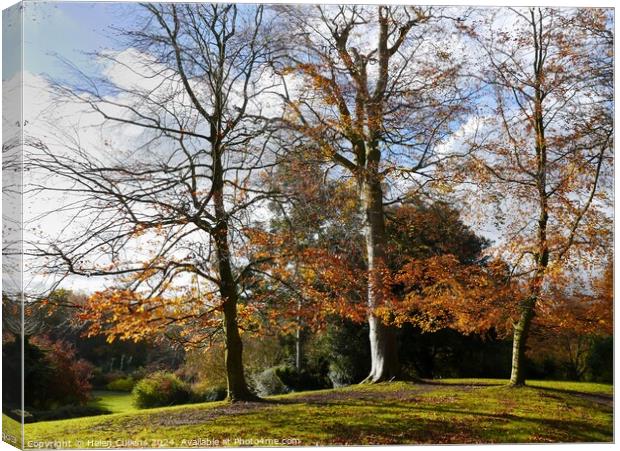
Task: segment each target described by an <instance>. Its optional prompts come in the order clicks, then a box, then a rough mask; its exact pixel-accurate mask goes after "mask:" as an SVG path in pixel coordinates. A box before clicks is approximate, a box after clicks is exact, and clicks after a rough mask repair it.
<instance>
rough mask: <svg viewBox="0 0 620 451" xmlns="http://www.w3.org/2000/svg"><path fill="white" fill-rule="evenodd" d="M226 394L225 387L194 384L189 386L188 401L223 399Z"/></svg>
mask: <svg viewBox="0 0 620 451" xmlns="http://www.w3.org/2000/svg"><path fill="white" fill-rule="evenodd" d="M227 394H228V392H227V390H226V387H213V386H206V385H204V384H194V385H192V387H191V397H190V398H191V399H190V402H213V401H223V400H224V399H226V395H227Z"/></svg>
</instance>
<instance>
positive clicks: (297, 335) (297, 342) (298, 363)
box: [295, 298, 303, 372]
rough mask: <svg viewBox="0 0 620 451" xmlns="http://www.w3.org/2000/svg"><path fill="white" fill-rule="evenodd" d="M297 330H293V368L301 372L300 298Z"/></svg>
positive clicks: (301, 332)
mask: <svg viewBox="0 0 620 451" xmlns="http://www.w3.org/2000/svg"><path fill="white" fill-rule="evenodd" d="M297 311H298V312H299V313H298V314H297V330H296V331H295V368H296V369H297V371H299V372H301V367H302V364H303V343H302V340H303V323H302V318H301V298H300V299H298V301H297Z"/></svg>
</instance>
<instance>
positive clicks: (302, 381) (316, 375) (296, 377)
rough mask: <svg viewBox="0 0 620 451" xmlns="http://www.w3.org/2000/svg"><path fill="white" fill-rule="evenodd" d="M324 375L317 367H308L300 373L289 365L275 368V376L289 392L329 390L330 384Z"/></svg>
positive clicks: (321, 369)
mask: <svg viewBox="0 0 620 451" xmlns="http://www.w3.org/2000/svg"><path fill="white" fill-rule="evenodd" d="M326 373H327V371H326V370H325V371H324V370H323V368H321V366H319V365H315V366H308V368H306V369H303V370H301V371H298V370H297V368H295V367H293V366H289V365H283V366H279V367H277V368H276V374H277V375H278V377H279V378H280V380H281V381H282V383H283V384H284V385H286V386H287V387H288V388H289V389H290V390H291V391H303V390H320V389H322V388H331V383H330V380H329V379H328V378H327V375H326Z"/></svg>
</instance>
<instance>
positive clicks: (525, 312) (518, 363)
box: [510, 297, 536, 386]
mask: <svg viewBox="0 0 620 451" xmlns="http://www.w3.org/2000/svg"><path fill="white" fill-rule="evenodd" d="M535 304H536V298H533V297H532V298H528V299H526V300H525V301H524V302H523V304H522V306H521V316H520V317H519V321H518V322H517V324H515V326H514V335H513V340H512V371H511V373H510V385H513V386H521V385H524V384H525V367H524V363H525V351H526V344H527V337H528V334H529V331H530V325H531V323H532V318H533V317H534V306H535Z"/></svg>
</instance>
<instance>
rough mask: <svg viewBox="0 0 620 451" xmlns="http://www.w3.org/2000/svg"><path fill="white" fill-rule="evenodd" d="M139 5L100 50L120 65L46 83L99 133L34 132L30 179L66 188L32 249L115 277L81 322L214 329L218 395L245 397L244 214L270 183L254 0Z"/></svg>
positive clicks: (97, 328) (109, 329)
mask: <svg viewBox="0 0 620 451" xmlns="http://www.w3.org/2000/svg"><path fill="white" fill-rule="evenodd" d="M143 8H144V9H143V11H142V12H141V13H140V14H139V19H143V25H142V26H141V27H140V28H136V29H132V30H127V31H125V32H124V36H125V37H126V38H127V39H128V43H129V45H130V48H129V50H127V51H124V52H120V53H110V52H107V53H102V54H100V55H98V58H100V60H103V61H104V63H105V64H108V65H111V66H112V67H113V68H116V69H117V70H121V75H120V76H116V77H114V76H113V75H111V73H107V74H106V75H108V76H107V77H103V78H101V79H93V78H86V77H85V76H82V77H81V80H82V81H83V82H82V83H79V84H78V85H76V86H68V85H67V84H58V85H57V86H56V93H57V94H58V95H59V98H62V99H67V100H68V101H69V102H71V103H77V104H79V105H83V106H86V107H87V108H86V110H87V111H88V110H89V111H90V113H91V114H95V115H98V116H99V117H100V118H102V119H103V121H102V132H101V135H100V136H101V140H100V141H99V142H96V143H91V142H90V141H87V142H86V143H84V142H83V141H82V140H81V139H80V136H79V134H78V135H77V136H76V135H73V134H72V131H71V130H68V129H65V130H64V131H63V130H61V132H59V133H58V141H59V142H60V144H61V145H62V148H61V150H60V151H59V150H58V147H55V146H48V145H47V143H46V144H43V143H42V142H41V141H39V142H38V143H34V144H33V150H32V153H31V158H32V163H31V164H32V167H33V168H36V170H37V171H40V172H41V173H42V174H44V177H41V178H40V179H39V180H42V181H41V182H40V184H39V185H38V186H36V187H34V188H33V189H34V191H39V192H41V191H46V192H50V191H59V192H62V193H64V195H65V196H66V197H67V198H68V199H69V201H68V202H67V203H66V204H65V205H64V206H63V207H62V210H61V211H62V212H63V213H64V214H65V215H68V217H69V220H67V224H66V226H65V228H64V229H63V230H62V233H60V234H59V237H57V238H56V239H53V240H47V241H44V240H40V241H39V242H38V243H36V244H35V248H36V250H35V254H36V255H38V256H40V257H44V258H45V260H44V261H45V263H44V264H43V266H42V268H40V271H41V272H54V273H56V274H60V275H61V276H63V277H65V276H71V275H79V276H86V277H94V276H112V277H113V278H112V284H111V285H110V284H109V283H108V285H107V286H106V288H105V289H103V290H100V291H98V292H97V293H95V294H93V295H92V296H91V298H90V300H89V302H88V303H87V305H86V307H85V308H84V310H83V314H82V319H83V320H85V321H89V322H90V324H91V329H90V332H91V333H93V334H95V333H105V334H107V335H108V337H109V338H110V340H112V339H114V338H116V337H119V338H122V339H136V340H137V339H142V338H146V337H150V336H152V335H157V334H161V333H166V334H168V335H170V336H172V337H173V338H175V339H177V340H178V341H180V342H181V343H182V344H183V345H185V346H200V345H203V344H205V343H208V342H209V341H210V340H212V339H213V338H214V337H215V336H216V335H217V334H219V333H220V332H222V331H223V336H224V339H225V344H226V356H225V357H226V374H227V379H228V397H229V399H230V400H233V401H237V400H248V399H253V398H254V397H255V396H254V395H253V394H252V393H251V392H250V390H249V388H248V386H247V384H246V379H245V376H244V369H243V361H242V341H241V336H240V332H239V329H240V327H242V324H240V323H242V322H243V321H244V318H245V317H247V316H248V314H247V313H248V307H247V306H244V305H240V303H241V301H242V290H243V283H244V279H243V275H244V274H245V271H244V266H247V265H251V264H252V262H251V261H248V260H247V258H245V257H244V251H243V240H244V235H243V225H244V224H246V223H247V221H248V220H249V218H250V216H251V215H252V212H253V211H254V209H255V208H258V206H259V205H260V204H261V202H263V201H264V200H265V199H267V198H269V197H270V196H271V193H270V192H268V191H266V190H264V189H262V188H261V186H260V184H258V183H257V179H256V178H257V177H259V175H260V173H261V172H263V171H267V170H269V168H270V167H271V166H272V165H273V162H274V158H275V157H274V156H273V154H270V153H269V150H268V146H267V139H268V130H267V128H266V125H265V122H264V121H262V120H261V119H260V116H261V114H262V102H261V101H260V100H259V98H260V96H261V94H262V93H263V92H264V90H265V89H267V88H270V87H271V86H270V85H269V84H268V83H265V79H264V78H262V75H263V73H264V72H263V71H264V70H265V67H266V66H265V63H266V61H267V59H268V58H267V56H268V50H267V48H266V46H265V39H264V37H263V34H262V33H263V31H264V28H265V27H266V26H267V25H266V23H265V20H264V19H263V8H262V6H256V7H254V6H248V7H245V8H244V9H243V11H241V10H239V9H238V7H237V6H236V5H223V4H212V5H211V4H187V5H175V4H145V5H144V6H143ZM119 132H120V133H119ZM118 135H120V136H121V137H122V138H121V139H120V140H119V139H117V136H118ZM136 136H137V137H136ZM132 137H134V138H133V139H132ZM89 144H90V145H89ZM71 224H79V227H78V228H75V227H72V225H71ZM220 315H221V316H220Z"/></svg>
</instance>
